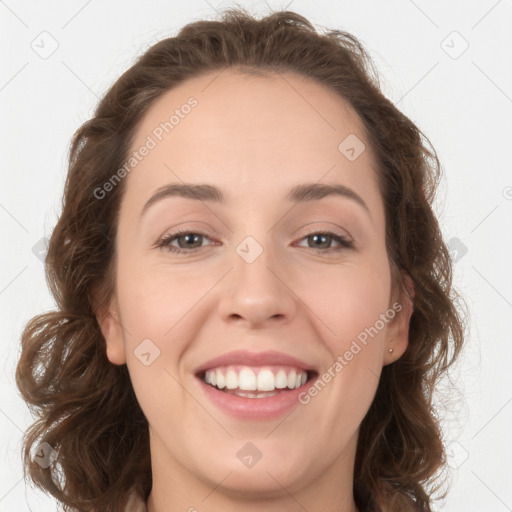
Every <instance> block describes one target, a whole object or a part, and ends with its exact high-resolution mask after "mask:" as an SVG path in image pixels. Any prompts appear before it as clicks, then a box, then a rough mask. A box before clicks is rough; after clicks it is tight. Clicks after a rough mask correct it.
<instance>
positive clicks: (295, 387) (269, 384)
mask: <svg viewBox="0 0 512 512" xmlns="http://www.w3.org/2000/svg"><path fill="white" fill-rule="evenodd" d="M195 377H196V378H197V380H198V381H199V384H200V386H201V389H202V391H203V393H204V394H205V396H206V397H207V398H208V400H209V401H211V402H212V403H213V404H214V405H215V406H216V407H218V408H219V409H221V410H222V411H223V412H226V413H228V414H229V415H231V416H235V417H237V418H240V419H252V420H258V419H259V420H266V419H272V418H275V417H278V416H281V415H283V414H285V413H286V412H288V411H290V409H292V408H293V407H296V406H298V405H300V401H299V395H300V394H301V393H302V392H304V391H305V390H306V389H307V388H308V387H309V386H310V385H311V384H312V383H313V381H314V380H316V378H317V377H318V372H316V371H315V370H305V369H302V368H298V367H295V366H287V365H266V366H259V367H254V366H244V365H229V366H219V367H215V368H209V369H207V370H203V371H200V372H198V373H196V374H195Z"/></svg>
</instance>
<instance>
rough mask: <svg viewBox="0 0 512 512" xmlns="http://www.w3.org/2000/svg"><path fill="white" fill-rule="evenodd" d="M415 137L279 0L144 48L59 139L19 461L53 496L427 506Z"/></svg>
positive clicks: (425, 206)
mask: <svg viewBox="0 0 512 512" xmlns="http://www.w3.org/2000/svg"><path fill="white" fill-rule="evenodd" d="M425 141H427V139H426V137H424V135H423V134H422V133H421V131H420V130H419V129H418V128H417V127H416V126H415V125H414V124H413V123H412V122H411V121H410V120H409V119H408V118H407V117H406V116H404V115H403V114H402V113H401V112H400V111H399V110H397V108H396V107H394V106H393V104H392V103H391V102H390V101H389V100H388V99H386V98H385V97H384V96H383V95H382V93H381V92H380V90H379V85H378V78H377V74H376V73H375V71H374V69H373V67H372V63H371V61H370V59H369V57H368V55H367V53H366V52H365V50H364V48H363V47H362V46H361V44H360V43H359V42H358V40H357V39H356V38H355V37H353V36H352V35H350V34H348V33H346V32H340V31H331V32H328V33H326V34H320V33H317V31H316V30H315V29H314V28H313V26H312V25H311V24H310V23H309V22H308V21H307V20H306V19H305V18H303V17H302V16H300V15H298V14H296V13H293V12H276V13H273V14H271V15H269V16H267V17H266V18H264V19H261V20H257V19H254V18H253V17H251V16H250V15H249V14H248V13H247V12H245V11H243V10H242V9H238V10H234V9H233V10H229V11H226V12H225V13H224V15H223V17H222V19H221V20H220V21H198V22H195V23H191V24H189V25H187V26H186V27H184V28H183V29H182V30H181V31H180V32H179V34H178V35H177V36H176V37H173V38H169V39H165V40H163V41H160V42H159V43H157V44H156V45H154V46H153V47H152V48H150V49H149V50H148V51H147V52H146V53H145V54H144V55H143V56H142V57H141V58H140V59H139V60H138V61H137V62H136V63H135V65H134V66H132V67H131V68H130V69H129V70H128V71H126V72H125V73H124V74H123V75H122V76H121V77H120V78H119V79H118V80H117V82H116V83H115V84H114V85H113V86H112V88H111V89H110V90H109V91H108V92H107V94H106V95H105V97H104V98H103V99H102V101H101V102H100V104H99V106H98V108H97V110H96V113H95V115H94V117H93V118H92V119H90V120H89V121H87V122H86V123H84V125H82V126H81V127H80V129H79V130H78V131H77V133H76V134H75V136H74V140H73V144H72V147H71V154H70V166H69V172H68V178H67V182H66V187H65V192H64V202H63V211H62V214H61V216H60V218H59V221H58V223H57V225H56V227H55V230H54V232H53V235H52V237H51V240H50V247H49V251H48V254H47V259H46V271H47V278H48V282H49V284H50V286H51V290H52V293H53V294H54V296H55V299H56V302H57V310H56V311H54V312H50V313H46V314H44V315H40V316H37V317H35V318H34V319H32V321H31V322H30V323H29V324H28V325H27V326H26V328H25V330H24V332H23V337H22V348H23V350H22V354H21V358H20V361H19V364H18V368H17V375H16V377H17V384H18V387H19V389H20V391H21V392H22V394H23V396H24V398H25V400H26V401H27V402H28V403H29V404H30V405H31V406H33V407H34V409H35V410H36V411H38V413H39V419H38V421H37V422H36V423H34V424H33V425H32V427H31V428H30V429H29V430H28V432H27V435H26V439H25V444H24V456H25V465H26V471H27V474H28V476H29V477H30V478H31V479H32V480H33V481H34V482H35V483H36V484H37V485H38V486H39V487H41V488H42V489H44V490H45V491H47V492H49V493H51V494H52V495H53V496H55V497H56V499H57V500H59V502H61V503H62V504H63V505H64V506H65V507H66V508H65V509H66V510H69V511H82V510H87V511H106V512H110V511H112V512H113V511H116V512H117V511H123V510H124V511H129V512H133V511H146V510H147V511H148V512H163V511H168V510H189V511H194V510H198V511H201V512H202V511H217V510H222V511H235V510H236V511H255V510H266V511H295V510H310V511H316V510H322V511H326V512H328V511H344V512H349V511H350V512H353V511H358V512H363V511H386V512H387V511H413V510H414V511H415V510H421V511H429V510H431V502H432V499H433V496H432V493H433V491H434V490H435V488H436V485H439V482H440V480H439V478H440V476H441V470H442V469H443V468H444V447H443V444H442V439H441V430H440V425H439V423H438V420H437V416H436V411H435V409H434V408H433V405H432V394H433V391H434V388H435V384H436V382H438V380H439V378H440V377H441V376H442V375H444V374H445V372H446V371H447V369H448V367H449V366H450V365H451V364H452V363H453V361H454V360H455V359H456V358H457V356H458V354H459V352H460V350H461V348H462V344H463V325H462V320H461V317H460V314H459V312H458V311H457V309H456V308H455V306H454V300H455V299H456V298H457V294H456V293H455V292H454V291H453V290H452V286H451V280H452V277H451V262H450V258H449V253H448V250H447V248H446V245H445V244H444V241H443V239H442V235H441V231H440V229H439V225H438V223H437V220H436V217H435V215H434V213H433V211H432V208H431V204H432V200H433V197H434V193H435V190H436V186H437V183H438V180H439V177H440V166H439V162H438V159H437V156H436V154H435V151H434V150H433V149H428V148H427V146H426V145H425Z"/></svg>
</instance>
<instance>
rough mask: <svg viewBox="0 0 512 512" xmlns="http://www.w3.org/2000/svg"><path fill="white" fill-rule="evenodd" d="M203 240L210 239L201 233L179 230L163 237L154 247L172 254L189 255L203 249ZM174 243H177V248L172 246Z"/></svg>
mask: <svg viewBox="0 0 512 512" xmlns="http://www.w3.org/2000/svg"><path fill="white" fill-rule="evenodd" d="M205 238H207V239H210V238H209V237H208V236H207V235H205V234H203V233H198V232H195V231H186V230H179V231H176V232H174V233H170V234H168V235H166V236H165V237H163V238H162V239H161V240H159V241H158V242H157V244H156V247H158V248H161V249H165V250H166V251H169V252H171V253H173V254H180V253H191V252H194V251H195V250H196V249H199V248H201V247H203V245H202V241H203V239H205ZM175 241H176V242H177V244H178V247H176V246H175V245H172V243H173V242H175Z"/></svg>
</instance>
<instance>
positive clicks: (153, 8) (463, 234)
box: [0, 0, 512, 512]
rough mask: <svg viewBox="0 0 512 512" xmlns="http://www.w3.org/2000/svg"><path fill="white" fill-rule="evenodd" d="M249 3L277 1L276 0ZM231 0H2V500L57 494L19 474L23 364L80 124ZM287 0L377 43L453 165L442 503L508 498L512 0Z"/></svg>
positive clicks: (447, 164)
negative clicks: (452, 308)
mask: <svg viewBox="0 0 512 512" xmlns="http://www.w3.org/2000/svg"><path fill="white" fill-rule="evenodd" d="M240 4H241V5H243V6H244V7H246V8H248V9H249V10H250V11H251V12H252V13H255V14H265V13H267V12H268V7H267V5H266V3H265V2H240ZM269 4H270V6H271V7H272V8H273V9H275V10H277V9H280V8H283V7H285V6H286V5H287V3H286V2H274V1H272V2H269ZM233 5H234V4H232V3H230V2H218V1H215V0H208V1H206V0H187V2H185V1H178V2H176V1H174V2H171V1H169V0H166V1H165V0H150V1H146V2H144V3H143V2H133V1H132V2H125V1H121V0H115V1H110V2H99V1H98V0H89V1H87V0H71V1H67V2H64V1H60V2H59V1H45V2H36V1H23V0H21V1H18V0H5V1H0V23H1V28H0V40H1V42H0V45H1V46H0V47H1V48H2V50H3V51H2V54H1V61H0V105H1V109H2V110H1V112H2V116H1V118H0V129H1V134H0V138H1V141H2V146H3V148H2V151H1V152H0V172H1V180H2V181H1V187H0V224H1V229H2V232H1V233H2V237H1V240H2V250H1V251H0V257H1V261H0V312H1V315H2V316H1V325H0V328H1V341H2V342H1V345H0V362H1V366H0V368H1V372H0V373H1V374H0V379H1V382H0V386H1V389H2V393H1V398H0V433H1V437H0V456H1V457H0V512H7V511H9V512H12V511H16V512H24V511H27V510H34V511H38V512H47V511H55V510H56V505H55V504H54V503H53V502H52V500H50V499H49V498H47V497H45V496H44V495H42V494H41V493H39V492H36V491H34V490H33V489H32V488H31V487H29V486H27V487H26V486H25V484H24V482H23V479H22V466H21V462H20V447H21V434H22V431H23V430H24V429H25V428H26V426H27V425H28V424H29V423H30V416H29V413H28V409H27V407H26V406H25V404H24V402H23V401H22V400H21V399H20V397H19V396H18V394H17V391H16V389H15V385H14V378H13V373H14V369H15V365H16V361H17V357H18V354H19V339H20V333H21V330H22V328H23V326H24V324H25V323H26V322H27V321H28V320H29V319H30V318H31V317H32V316H34V315H36V314H38V313H41V312H43V311H44V310H48V309H51V308H52V307H53V300H52V297H51V296H50V294H49V292H48V290H47V287H46V282H45V278H44V273H43V264H42V262H41V261H40V259H38V257H37V256H36V255H35V254H34V253H33V251H32V249H33V247H34V246H35V245H36V244H37V243H38V242H39V241H40V240H41V238H42V237H43V236H49V234H50V233H51V229H52V227H53V225H54V223H55V221H56V219H57V215H58V213H59V210H60V200H61V195H62V188H63V183H64V178H65V174H66V163H67V162H66V158H67V151H68V144H69V142H70V140H71V136H72V134H73V132H74V131H75V130H76V129H77V128H78V126H79V125H80V124H81V123H83V122H84V121H86V120H87V119H88V118H89V117H90V116H91V115H92V113H93V109H94V107H95V104H96V102H97V101H98V99H99V98H100V97H101V96H102V95H103V94H104V92H106V90H107V88H108V87H109V86H110V85H111V83H112V82H113V81H114V80H115V79H116V78H117V77H118V76H119V75H120V74H121V73H122V72H123V71H124V70H125V69H127V68H128V67H129V66H130V65H131V64H132V63H133V61H134V59H135V58H136V56H138V55H139V54H140V53H142V52H143V51H144V50H146V49H147V48H148V47H149V46H150V45H151V44H153V43H154V42H156V41H157V40H159V39H162V38H164V37H168V36H172V35H175V34H176V33H177V31H178V29H179V28H180V27H182V26H183V25H185V24H186V23H188V22H190V21H193V20H196V19H200V18H210V19H211V18H214V17H215V16H216V12H215V11H216V10H221V9H223V8H226V7H229V6H233ZM288 8H289V9H290V10H294V11H296V12H298V13H300V14H302V15H304V16H306V17H307V18H309V19H310V20H311V21H312V22H313V24H315V25H316V26H319V27H322V26H323V27H328V28H337V29H341V30H346V31H349V32H351V33H353V34H354V35H356V36H357V37H358V38H359V39H360V40H361V41H362V42H363V44H365V46H366V47H367V49H368V50H369V51H370V54H371V56H372V57H373V58H374V59H375V63H376V65H377V68H378V70H379V71H380V73H381V77H382V87H383V90H384V93H385V94H386V95H387V96H388V97H390V98H391V99H392V100H393V101H394V102H395V103H397V105H398V107H399V108H401V109H402V110H403V112H404V113H405V114H406V115H407V116H409V117H410V118H411V119H412V120H413V121H414V122H415V123H416V124H417V125H418V126H419V128H420V129H422V130H423V131H424V132H425V133H426V135H427V136H428V137H429V138H430V140H431V141H432V143H433V145H434V147H435V148H436V149H437V151H438V154H439V157H440V159H441V162H442V165H443V169H444V178H443V183H442V187H441V188H440V190H439V194H438V200H437V202H436V212H437V214H438V217H439V220H440V223H441V225H442V229H443V232H444V235H445V238H446V240H447V241H450V244H452V245H453V244H455V243H457V244H458V246H459V247H462V244H463V245H464V246H465V247H466V248H467V253H465V254H464V255H463V256H462V257H460V254H462V253H459V258H460V259H458V261H456V264H455V270H454V272H455V274H454V281H455V286H456V287H457V288H458V289H459V290H460V291H461V292H462V293H463V295H464V296H465V298H466V301H467V303H468V305H469V307H470V318H469V332H468V339H467V347H466V351H465V355H464V358H463V359H462V361H461V364H460V365H459V366H458V368H457V371H456V372H455V373H454V379H455V384H456V385H457V388H458V389H459V393H460V395H459V394H457V393H454V394H453V400H454V403H453V404H452V406H453V413H452V416H451V417H447V418H446V419H445V421H444V423H443V424H444V430H445V437H446V443H447V444H448V445H449V454H450V465H451V466H452V467H453V468H454V471H453V473H452V480H451V492H450V494H449V495H448V498H447V500H446V501H445V503H444V504H443V505H442V506H441V507H440V509H442V510H446V511H449V512H456V511H483V510H485V511H486V512H502V511H507V510H512V488H511V485H510V483H511V482H512V471H511V460H512V443H511V442H510V440H509V436H510V432H511V426H512V421H511V420H512V403H511V402H512V385H511V384H512V372H510V371H507V370H508V369H509V368H510V365H511V363H512V358H511V354H512V339H511V336H510V332H511V327H512V323H511V318H512V271H511V265H510V263H511V261H512V258H511V256H512V251H511V249H512V242H511V234H512V171H511V169H512V167H511V148H512V142H511V136H512V1H511V0H500V1H496V0H485V1H478V2H477V1H472V2H467V1H466V2H463V1H451V2H446V1H441V0H436V1H430V2H427V1H426V0H415V1H413V0H392V1H388V2H378V1H376V0H374V1H359V2H356V1H355V0H351V1H335V0H316V1H315V2H307V1H305V0H292V2H291V3H290V4H289V5H288ZM43 31H46V32H48V33H49V34H51V38H53V39H54V40H55V41H56V43H53V44H57V43H58V48H57V50H56V51H55V53H53V54H52V55H51V56H49V57H48V58H46V59H43V58H41V57H40V56H39V55H38V54H37V53H36V51H34V49H33V48H32V46H34V47H36V46H37V45H39V47H42V46H43V44H44V46H45V48H46V49H48V48H51V44H52V43H51V38H50V36H48V35H43V36H41V35H40V34H41V32H43ZM453 31H456V32H458V34H459V35H457V34H452V32H453ZM41 38H46V39H45V40H44V42H43V43H42V42H41V41H42V39H41ZM443 41H444V43H443ZM464 41H466V42H467V43H465V42H464ZM465 44H469V47H468V48H467V50H466V51H464V52H463V53H462V54H460V55H458V54H459V53H460V52H461V51H462V50H463V49H464V46H465ZM31 45H32V46H31ZM39 51H42V50H39ZM454 57H457V58H454ZM454 238H456V239H458V242H454V241H453V240H452V239H454ZM460 396H462V401H461V402H460V403H457V402H456V400H458V399H459V398H460ZM310 512H316V511H310Z"/></svg>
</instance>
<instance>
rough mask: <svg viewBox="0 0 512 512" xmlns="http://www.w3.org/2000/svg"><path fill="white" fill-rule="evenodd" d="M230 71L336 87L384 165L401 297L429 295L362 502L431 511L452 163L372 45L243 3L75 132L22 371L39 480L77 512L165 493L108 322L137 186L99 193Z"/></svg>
mask: <svg viewBox="0 0 512 512" xmlns="http://www.w3.org/2000/svg"><path fill="white" fill-rule="evenodd" d="M227 67H233V68H238V69H241V70H243V71H244V72H247V73H264V72H277V73H283V72H288V71H289V72H295V73H299V74H300V75H302V76H305V77H307V78H309V79H313V80H315V81H317V82H318V83H319V84H322V85H323V86H325V87H327V88H328V89H330V90H333V91H335V92H336V93H337V94H339V95H340V96H341V97H342V98H344V99H345V100H346V101H348V102H349V103H350V105H351V106H352V107H353V108H354V109H355V111H356V112H357V114H358V115H359V117H360V119H361V120H362V123H363V126H364V130H365V136H366V138H367V141H368V143H369V144H370V146H371V148H372V149H373V151H374V155H375V156H376V160H377V166H378V169H377V171H378V179H379V188H380V191H381V194H382V197H383V200H384V204H385V215H386V216H385V218H386V247H387V251H388V256H389V260H390V263H391V265H392V268H393V288H394V289H395V288H400V289H401V290H405V289H406V288H405V282H404V280H403V274H404V273H405V274H407V275H409V276H410V278H411V279H412V282H413V283H414V287H415V294H414V298H412V297H411V296H410V295H409V297H410V298H411V299H412V300H413V304H414V311H413V314H412V317H411V320H410V326H409V345H408V348H407V350H406V352H405V353H404V355H403V356H402V357H401V358H400V359H399V360H397V361H396V362H394V363H393V364H390V365H387V366H385V367H384V368H383V372H382V374H381V378H380V382H379V385H378V389H377V392H376V395H375V398H374V400H373V403H372V405H371V407H370V409H369V410H368V413H367V414H366V416H365V418H364V420H363V422H362V424H361V426H360V433H359V440H358V448H357V454H356V461H355V473H354V498H355V500H356V504H357V505H358V507H359V510H361V511H370V510H380V511H394V512H396V511H409V510H411V511H412V510H415V511H416V510H421V511H430V510H431V501H432V498H431V493H432V490H433V488H434V484H436V483H438V482H439V478H440V473H441V470H442V469H443V468H444V467H445V452H444V446H443V442H442V435H441V426H440V420H439V416H438V414H437V412H436V409H435V407H434V404H433V393H434V391H435V387H436V384H437V383H438V382H439V379H440V378H441V377H442V376H444V375H445V373H446V371H447V369H448V367H449V366H450V365H451V364H452V363H453V362H454V361H455V360H456V358H457V357H458V355H459V353H460V351H461V348H462V345H463V339H464V321H463V320H464V318H463V315H462V313H461V312H460V311H459V309H458V308H457V307H455V301H456V299H460V296H459V295H458V293H457V292H456V291H455V290H454V289H453V287H452V262H451V259H450V255H449V252H448V249H447V247H446V245H445V243H444V241H443V238H442V234H441V231H440V228H439V225H438V222H437V219H436V217H435V215H434V213H433V210H432V201H433V199H434V194H435V191H436V188H437V185H438V183H439V179H440V177H441V167H440V163H439V160H438V157H437V155H436V152H435V150H434V149H433V148H432V145H431V143H430V141H428V139H427V137H425V135H424V134H423V133H422V132H421V130H419V129H418V127H417V126H415V124H414V123H413V122H412V121H411V120H410V119H408V118H407V117H406V116H405V115H404V114H403V113H402V112H400V111H399V110H398V109H397V108H396V107H395V106H394V105H393V103H392V102H391V101H390V100H389V99H387V98H386V97H385V96H384V95H383V94H382V92H381V90H380V84H379V78H378V74H377V72H376V71H375V67H374V64H373V63H372V61H371V58H370V57H369V55H368V53H367V52H366V50H365V49H364V47H363V46H362V44H361V43H360V41H359V40H358V39H357V38H355V37H354V36H353V35H351V34H349V33H347V32H343V31H339V30H325V31H324V32H323V33H320V32H318V31H317V30H316V29H315V28H314V27H313V26H312V24H311V23H310V22H309V21H308V20H307V19H306V18H304V17H302V16H301V15H299V14H297V13H294V12H291V11H280V12H273V13H271V14H269V15H267V16H266V17H264V18H262V19H255V18H254V17H253V16H251V15H250V14H249V13H248V12H247V11H245V10H244V9H242V8H236V9H233V8H232V9H228V10H226V11H224V12H223V13H222V18H221V19H220V20H215V21H210V20H208V21H207V20H201V21H195V22H193V23H190V24H188V25H186V26H185V27H184V28H182V29H181V30H180V31H179V33H178V35H177V36H175V37H170V38H167V39H164V40H161V41H160V42H158V43H157V44H155V45H153V46H152V47H151V48H149V50H147V51H146V52H145V53H144V54H143V55H142V56H141V57H140V58H138V60H137V61H136V62H135V64H134V65H133V66H132V67H130V68H129V69H128V70H127V71H126V72H125V73H124V74H123V75H122V76H121V77H120V78H119V79H118V80H117V81H116V82H115V83H114V85H113V86H112V87H111V88H110V89H109V90H108V92H107V93H106V94H105V96H104V97H103V99H102V100H101V101H100V102H99V104H98V106H97V109H96V111H95V114H94V116H93V117H92V118H91V119H90V120H88V121H87V122H85V123H84V124H83V125H82V126H80V128H79V129H78V130H77V131H76V133H75V134H74V137H73V140H72V144H71V147H70V155H69V169H68V175H67V180H66V184H65V190H64V197H63V204H62V213H61V215H60V218H59V219H58V222H57V224H56V226H55V228H54V231H53V233H52V236H51V239H50V242H49V249H48V253H47V256H46V261H45V272H46V278H47V282H48V285H49V287H50V290H51V292H52V294H53V295H54V297H55V301H56V310H55V311H51V312H47V313H45V314H41V315H39V316H36V317H34V318H33V319H31V320H30V322H29V323H28V324H27V325H26V327H25V329H24V331H23V333H22V340H21V343H22V352H21V356H20V360H19V363H18V366H17V370H16V382H17V386H18V388H19V390H20V392H21V394H22V396H23V398H24V400H25V401H26V402H27V403H28V404H29V407H30V409H31V411H32V412H33V414H34V415H37V420H36V421H35V422H34V423H33V424H32V425H31V426H30V427H29V428H28V430H27V432H26V434H25V437H24V445H23V457H24V470H25V476H26V477H27V476H28V477H29V478H30V479H31V480H32V481H33V482H34V483H35V484H36V485H37V486H38V487H39V488H41V489H43V490H44V491H46V492H49V493H50V494H52V495H53V496H54V497H55V498H56V499H57V500H58V501H59V502H61V503H62V506H63V509H64V510H66V511H102V512H115V511H119V510H122V504H124V503H125V502H126V498H127V496H128V494H129V491H130V490H132V489H135V490H136V492H137V493H139V494H140V496H141V497H143V498H144V499H146V498H147V496H148V495H149V492H150V490H151V486H152V475H151V466H150V451H149V433H148V423H147V420H146V418H145V416H144V414H143V413H142V410H141V408H140V406H139V404H138V402H137V399H136V397H135V394H134V391H133V388H132V385H131V381H130V377H129V373H128V370H127V367H126V365H120V366H118V365H114V364H112V363H110V362H109V360H108V359H107V356H106V347H105V339H104V337H103V336H102V333H101V330H100V327H99V322H98V314H99V313H98V312H100V311H102V310H103V308H104V307H105V306H106V305H107V304H108V303H109V301H110V298H111V296H112V294H113V292H114V290H115V258H114V249H115V244H114V241H115V238H116V226H117V222H118V214H119V206H120V202H121V199H122V196H123V190H124V186H125V181H126V180H121V182H120V183H119V184H118V185H117V186H116V187H113V189H112V191H110V193H109V194H108V197H106V198H104V199H102V200H98V199H97V198H96V197H95V193H94V191H95V190H97V188H98V187H101V186H102V185H103V184H104V183H105V182H107V181H108V180H109V178H110V177H111V176H112V170H113V169H119V168H120V167H121V166H122V165H123V162H125V161H126V157H127V155H128V152H129V148H130V144H131V141H132V140H133V136H134V133H135V131H136V128H137V126H138V123H139V121H140V120H141V118H142V116H143V115H144V114H145V113H146V112H147V111H148V109H149V108H150V107H151V106H152V104H154V103H155V101H156V100H157V99H158V98H159V97H160V96H161V95H162V94H163V93H165V92H166V91H168V90H170V89H172V88H173V87H175V86H176V85H178V84H180V83H182V82H184V81H185V80H187V79H189V78H192V77H196V76H198V75H201V74H204V73H208V72H212V71H219V72H220V71H222V70H223V69H225V68H227ZM427 143H428V147H427ZM42 442H46V443H48V444H49V445H50V446H51V447H52V448H53V449H54V450H56V452H57V453H58V456H57V458H56V460H55V461H53V462H52V463H51V464H50V465H49V466H48V467H42V466H41V465H40V464H38V463H37V462H35V461H34V457H33V452H34V447H37V446H40V443H42Z"/></svg>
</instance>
